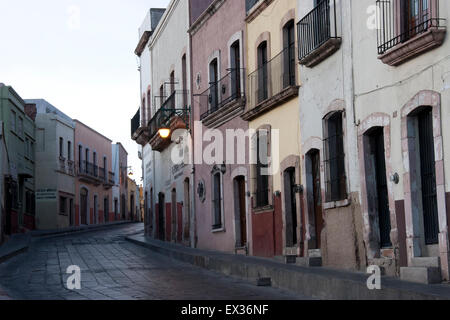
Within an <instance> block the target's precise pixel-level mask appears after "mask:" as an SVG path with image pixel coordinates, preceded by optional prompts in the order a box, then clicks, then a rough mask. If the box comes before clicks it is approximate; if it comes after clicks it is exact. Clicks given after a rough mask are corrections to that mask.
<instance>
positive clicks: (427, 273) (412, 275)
mask: <svg viewBox="0 0 450 320" xmlns="http://www.w3.org/2000/svg"><path fill="white" fill-rule="evenodd" d="M400 278H401V279H402V280H404V281H409V282H415V283H423V284H437V283H441V281H442V277H441V269H440V268H432V267H431V268H430V267H404V268H400Z"/></svg>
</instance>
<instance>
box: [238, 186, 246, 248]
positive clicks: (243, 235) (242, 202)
mask: <svg viewBox="0 0 450 320" xmlns="http://www.w3.org/2000/svg"><path fill="white" fill-rule="evenodd" d="M237 183H238V188H239V218H240V219H239V220H240V226H241V230H240V233H241V234H240V236H241V247H245V246H246V245H247V210H246V206H245V199H246V196H245V178H244V177H239V178H238V179H237Z"/></svg>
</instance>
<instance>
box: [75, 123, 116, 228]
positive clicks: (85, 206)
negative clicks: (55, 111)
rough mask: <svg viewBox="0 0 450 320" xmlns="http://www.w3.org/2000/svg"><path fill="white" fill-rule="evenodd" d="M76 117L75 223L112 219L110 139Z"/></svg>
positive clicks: (112, 179)
mask: <svg viewBox="0 0 450 320" xmlns="http://www.w3.org/2000/svg"><path fill="white" fill-rule="evenodd" d="M74 121H75V146H74V147H75V150H74V155H75V162H76V173H77V174H76V180H75V194H76V197H75V224H76V225H77V226H79V225H91V224H101V223H105V222H111V221H114V220H115V215H114V211H113V205H112V190H111V189H112V187H113V185H114V173H112V165H111V159H112V150H111V142H112V141H111V140H110V139H108V138H106V137H105V136H103V135H102V134H100V133H98V132H97V131H95V130H93V129H91V128H89V127H88V126H86V125H85V124H83V123H81V122H80V121H78V120H74Z"/></svg>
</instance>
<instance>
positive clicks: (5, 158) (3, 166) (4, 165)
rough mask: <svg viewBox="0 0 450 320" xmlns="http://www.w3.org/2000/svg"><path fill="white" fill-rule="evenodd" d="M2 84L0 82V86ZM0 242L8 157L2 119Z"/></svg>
mask: <svg viewBox="0 0 450 320" xmlns="http://www.w3.org/2000/svg"><path fill="white" fill-rule="evenodd" d="M1 86H2V85H1V84H0V87H1ZM0 133H1V137H0V244H2V243H3V241H4V240H5V239H4V238H5V237H4V235H5V230H4V227H5V220H6V214H7V212H6V202H5V200H6V194H5V178H6V177H7V176H8V175H9V168H10V165H9V157H8V149H7V147H6V141H5V129H4V125H3V121H0Z"/></svg>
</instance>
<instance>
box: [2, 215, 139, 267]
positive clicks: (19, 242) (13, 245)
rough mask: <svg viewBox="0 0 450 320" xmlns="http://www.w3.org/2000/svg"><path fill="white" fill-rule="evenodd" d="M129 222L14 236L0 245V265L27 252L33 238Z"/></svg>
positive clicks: (61, 234)
mask: <svg viewBox="0 0 450 320" xmlns="http://www.w3.org/2000/svg"><path fill="white" fill-rule="evenodd" d="M132 223H135V222H131V221H117V222H110V223H105V224H99V225H89V226H78V227H69V228H64V229H56V230H36V231H31V232H27V233H24V234H15V235H12V236H11V238H10V239H9V240H8V241H7V242H6V243H4V244H2V245H0V263H3V262H5V261H7V260H9V259H11V258H13V257H15V256H17V255H19V254H21V253H24V252H26V251H27V250H28V248H29V246H30V243H31V242H32V241H33V238H47V237H55V236H58V237H59V236H66V235H70V234H74V233H77V234H78V233H83V232H92V231H97V230H102V229H106V228H112V227H117V226H122V225H125V224H132Z"/></svg>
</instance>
